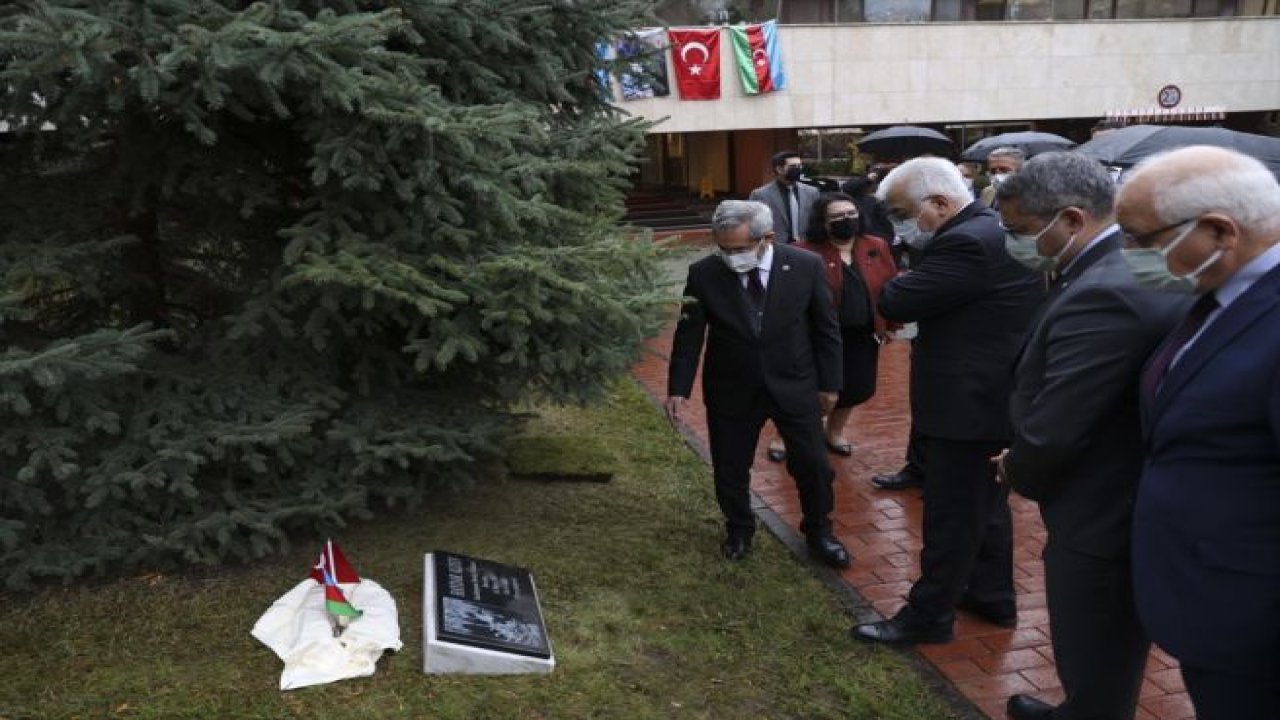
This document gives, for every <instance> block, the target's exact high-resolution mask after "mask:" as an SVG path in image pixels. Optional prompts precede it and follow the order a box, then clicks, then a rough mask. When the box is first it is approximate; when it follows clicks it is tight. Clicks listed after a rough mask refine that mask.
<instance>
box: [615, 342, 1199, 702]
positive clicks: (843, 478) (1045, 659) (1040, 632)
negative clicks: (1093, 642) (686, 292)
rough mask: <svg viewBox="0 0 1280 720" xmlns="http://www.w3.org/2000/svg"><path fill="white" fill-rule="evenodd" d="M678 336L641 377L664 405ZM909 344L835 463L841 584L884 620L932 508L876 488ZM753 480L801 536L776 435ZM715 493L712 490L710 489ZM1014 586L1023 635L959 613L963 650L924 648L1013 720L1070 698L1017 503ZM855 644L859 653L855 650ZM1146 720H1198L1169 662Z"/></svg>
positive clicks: (899, 419)
mask: <svg viewBox="0 0 1280 720" xmlns="http://www.w3.org/2000/svg"><path fill="white" fill-rule="evenodd" d="M671 329H672V328H671V327H668V328H667V329H666V331H665V332H664V333H663V334H662V335H661V336H660V337H658V338H655V339H654V340H652V341H651V342H650V346H649V349H650V350H651V351H652V352H650V353H647V354H646V358H645V359H644V360H643V361H641V362H640V363H639V364H638V365H637V366H636V367H635V369H634V371H633V374H634V375H635V376H636V377H637V378H638V379H639V380H640V381H641V383H642V384H644V386H645V387H646V388H647V389H648V390H649V392H650V393H652V394H653V395H654V396H656V397H657V398H659V399H665V395H666V364H667V356H668V352H669V350H670V347H671ZM908 349H909V348H908V345H907V343H905V342H893V343H890V344H889V345H887V346H886V347H885V348H884V351H883V352H882V353H881V360H880V380H879V386H878V390H877V392H876V396H875V397H874V398H873V399H872V400H871V401H870V402H868V403H866V404H864V405H862V406H860V407H859V408H858V409H857V410H856V411H855V412H854V416H853V419H852V421H851V422H850V427H849V431H848V433H847V436H848V437H849V439H850V440H852V441H853V443H854V445H855V451H854V454H853V456H852V457H849V458H840V457H837V456H835V455H832V456H831V457H832V460H833V461H834V464H835V467H836V480H835V482H836V512H835V518H834V519H835V531H836V534H837V535H838V536H839V537H840V539H841V540H842V541H844V543H845V545H846V546H847V547H848V548H849V551H850V552H852V553H853V555H854V563H853V566H852V567H851V568H849V569H848V570H844V571H842V572H841V573H840V577H841V579H842V580H843V581H844V582H845V583H847V584H848V585H849V586H850V587H851V588H852V589H853V590H854V591H855V592H857V593H858V594H859V595H860V596H862V597H863V598H865V599H866V600H867V601H868V602H869V603H870V604H871V605H872V606H873V607H874V608H875V609H876V610H877V611H878V612H879V613H880V614H881V615H883V616H889V615H892V614H893V613H895V612H896V611H897V610H898V608H899V607H901V606H902V605H903V603H904V601H905V596H906V592H907V590H908V588H910V586H911V581H912V580H913V579H914V578H915V577H916V576H917V575H918V574H919V571H920V566H919V551H920V545H921V540H920V538H921V528H920V523H921V504H920V497H919V493H918V492H916V491H897V492H886V491H879V490H875V489H874V488H872V486H871V485H870V482H869V481H870V479H871V476H872V475H873V474H875V473H883V472H893V471H896V470H897V469H898V468H899V467H901V464H902V458H903V452H904V450H905V446H906V439H907V429H908V425H909V420H908V409H907V370H908V363H909V360H908ZM688 408H689V411H690V412H689V418H688V420H687V421H686V422H687V427H686V428H685V431H686V432H687V433H688V434H690V435H691V436H692V437H694V438H696V440H697V441H699V442H701V443H702V444H703V446H704V447H705V444H706V433H707V431H706V418H705V416H704V414H703V406H702V398H701V391H700V389H695V396H694V398H693V399H692V402H690V403H689V405H688ZM765 432H766V435H767V436H766V437H764V438H762V440H761V443H760V448H759V451H758V453H757V456H756V463H755V467H754V469H753V471H752V483H751V484H752V488H753V490H754V491H755V492H756V494H757V495H758V496H759V498H760V499H762V500H763V501H764V502H765V503H766V504H767V505H768V506H769V508H770V509H771V510H773V511H774V512H775V513H777V514H778V515H779V516H781V517H782V518H783V519H784V520H785V521H786V522H787V524H788V525H789V526H791V528H792V529H793V530H795V531H796V532H799V526H800V505H799V500H798V499H797V497H796V492H795V485H794V484H793V483H792V482H791V479H790V478H789V477H788V476H787V473H786V470H785V468H783V467H782V466H781V465H779V464H776V463H772V462H769V461H768V460H767V459H766V458H765V457H764V451H765V448H766V446H767V440H768V439H769V438H770V437H771V435H769V434H770V433H772V432H773V431H772V426H769V427H768V429H767V430H766V431H765ZM708 482H710V481H709V480H708ZM1011 505H1012V508H1013V517H1014V563H1015V565H1014V577H1015V582H1016V584H1017V588H1018V610H1019V612H1018V627H1017V628H1016V629H1014V630H1007V629H1004V628H999V627H996V626H994V625H989V624H987V623H984V622H982V621H980V620H977V619H976V618H974V617H972V616H968V615H966V614H964V613H959V618H958V620H957V622H956V639H955V641H954V642H952V643H949V644H946V645H922V646H920V647H919V652H920V654H921V655H923V656H924V658H925V659H927V660H928V661H929V662H930V663H931V664H933V665H934V666H935V667H936V668H937V669H938V670H939V671H940V672H941V673H942V674H943V675H944V676H946V677H947V678H949V679H950V680H951V682H952V683H954V684H955V686H956V687H957V688H958V689H959V691H960V692H961V693H962V694H963V695H964V696H965V697H967V698H968V699H970V700H971V701H973V703H974V704H975V705H976V706H977V707H978V708H980V709H981V710H982V711H983V712H985V713H986V714H987V716H988V717H991V718H998V719H1000V720H1003V719H1004V718H1005V713H1004V704H1005V700H1006V698H1007V697H1008V696H1009V695H1010V694H1012V693H1031V694H1033V695H1035V696H1036V697H1039V698H1041V699H1043V700H1046V701H1049V702H1054V703H1056V702H1059V701H1060V700H1061V699H1062V689H1061V685H1060V684H1059V683H1058V676H1057V673H1056V672H1055V671H1054V667H1053V650H1052V648H1051V647H1050V646H1049V618H1048V613H1047V611H1046V609H1045V594H1044V568H1043V566H1042V565H1041V562H1040V551H1041V549H1043V547H1044V541H1045V530H1044V525H1043V524H1042V523H1041V521H1040V516H1039V513H1038V511H1037V509H1036V506H1035V504H1034V503H1032V502H1030V501H1028V500H1025V499H1023V498H1021V497H1017V496H1014V497H1013V498H1012V501H1011ZM850 642H854V641H853V640H850ZM1137 717H1138V718H1139V719H1141V720H1182V719H1183V718H1193V717H1194V712H1193V711H1192V707H1191V702H1190V700H1189V699H1188V698H1187V694H1186V692H1185V691H1184V689H1183V686H1182V678H1181V676H1180V674H1179V673H1178V670H1177V665H1176V662H1175V661H1174V660H1173V659H1172V658H1170V657H1169V656H1168V655H1166V654H1165V653H1164V652H1163V651H1161V650H1159V649H1156V650H1153V651H1152V653H1151V659H1150V661H1149V663H1148V665H1147V675H1146V680H1145V681H1144V682H1143V686H1142V699H1141V703H1140V707H1139V710H1138V715H1137Z"/></svg>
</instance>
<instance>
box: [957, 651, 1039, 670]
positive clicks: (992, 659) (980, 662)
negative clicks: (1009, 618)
mask: <svg viewBox="0 0 1280 720" xmlns="http://www.w3.org/2000/svg"><path fill="white" fill-rule="evenodd" d="M973 662H974V664H976V665H977V666H978V667H980V668H982V669H983V670H986V671H987V673H988V674H990V675H1001V674H1004V673H1007V672H1013V671H1015V670H1026V669H1027V668H1035V667H1041V666H1044V665H1048V664H1049V661H1048V660H1046V659H1045V657H1044V656H1043V655H1041V654H1040V653H1038V652H1036V651H1035V650H1033V649H1031V648H1024V649H1021V650H1010V651H1008V652H1004V653H996V654H992V655H987V656H984V657H978V658H973Z"/></svg>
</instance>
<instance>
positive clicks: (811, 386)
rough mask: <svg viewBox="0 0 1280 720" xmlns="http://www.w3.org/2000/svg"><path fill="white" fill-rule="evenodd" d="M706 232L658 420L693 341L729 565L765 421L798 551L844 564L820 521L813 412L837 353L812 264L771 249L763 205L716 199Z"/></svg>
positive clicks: (746, 534)
mask: <svg viewBox="0 0 1280 720" xmlns="http://www.w3.org/2000/svg"><path fill="white" fill-rule="evenodd" d="M711 225H712V236H713V239H714V240H715V245H716V249H715V252H714V253H713V254H712V255H711V256H710V257H706V258H703V259H701V260H699V261H698V262H695V263H694V264H693V265H691V266H690V267H689V277H688V281H687V282H686V284H685V289H684V296H685V303H684V305H683V307H682V310H681V314H680V322H679V324H677V325H676V331H675V337H674V338H673V340H672V348H671V361H670V366H669V376H668V381H667V393H668V398H667V401H666V411H667V417H668V419H669V420H670V421H671V422H672V424H673V425H676V424H678V423H679V422H680V421H681V420H683V419H685V414H686V408H685V406H686V403H687V402H688V399H689V396H690V393H691V392H692V390H693V380H694V376H695V375H696V374H697V371H698V362H699V359H700V358H701V356H702V346H703V343H704V341H705V343H706V347H707V352H706V361H705V363H704V364H703V369H702V399H703V402H704V404H705V405H706V411H707V412H706V417H707V434H708V436H709V438H710V441H711V465H712V471H713V474H714V476H715V486H716V500H717V501H718V502H719V504H720V509H721V511H722V512H723V513H724V516H725V530H726V538H725V541H724V544H723V545H722V547H721V550H722V552H723V553H724V556H725V557H726V558H728V559H729V560H741V559H742V558H743V557H745V556H746V555H747V553H748V552H749V551H750V550H751V538H752V536H753V535H754V534H755V527H756V524H755V516H754V515H753V514H752V512H751V490H750V486H751V465H752V460H753V458H754V457H755V452H756V444H757V443H758V442H759V439H760V429H761V428H762V427H763V426H764V422H765V420H767V419H772V420H773V423H774V425H775V426H776V427H777V428H778V433H779V434H780V435H782V439H783V440H784V441H785V442H786V445H787V455H786V459H787V470H788V471H789V472H790V473H791V476H792V477H793V478H795V482H796V488H797V489H798V490H799V495H800V507H801V509H802V510H803V512H804V518H803V521H802V522H801V525H800V529H801V530H802V531H803V532H804V534H805V537H806V540H807V542H808V546H809V551H810V553H811V554H812V555H813V556H814V557H815V558H817V559H818V560H820V561H822V562H824V563H826V564H827V565H830V566H832V567H838V568H843V567H848V566H849V563H850V558H849V553H848V552H847V551H846V550H845V548H844V546H843V545H841V544H840V541H839V540H837V539H836V538H835V536H834V535H832V533H831V520H830V518H829V515H830V514H831V510H832V506H833V504H834V498H833V491H832V479H833V478H834V476H835V471H834V470H832V468H831V463H830V461H829V460H828V459H827V452H826V435H825V432H824V430H823V426H822V416H823V414H825V413H826V412H828V411H830V410H831V408H832V407H833V406H834V405H835V401H836V393H837V391H839V390H840V386H841V369H842V359H843V355H842V353H841V346H840V328H839V325H838V323H837V321H836V315H835V309H834V306H833V304H832V302H831V296H830V292H829V291H828V289H827V282H826V278H825V275H824V268H823V263H822V259H821V258H819V257H818V256H817V255H815V254H813V253H810V252H806V251H804V250H799V249H796V248H793V247H790V246H787V245H775V244H774V242H773V237H774V233H773V221H772V214H771V213H770V211H769V208H768V206H766V205H764V204H763V203H758V202H752V201H742V200H726V201H724V202H722V203H720V206H719V207H717V208H716V212H715V216H714V217H713V218H712V221H711Z"/></svg>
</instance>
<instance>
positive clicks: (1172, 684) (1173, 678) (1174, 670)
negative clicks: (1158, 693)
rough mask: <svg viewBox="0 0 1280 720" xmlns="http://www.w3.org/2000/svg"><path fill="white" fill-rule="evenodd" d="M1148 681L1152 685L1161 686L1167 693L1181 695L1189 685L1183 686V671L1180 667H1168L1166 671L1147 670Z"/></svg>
mask: <svg viewBox="0 0 1280 720" xmlns="http://www.w3.org/2000/svg"><path fill="white" fill-rule="evenodd" d="M1147 679H1148V680H1151V682H1152V683H1155V684H1156V685H1160V688H1161V689H1162V691H1165V692H1166V693H1180V692H1184V691H1185V689H1187V685H1184V684H1183V671H1181V670H1179V669H1178V667H1167V669H1165V670H1155V671H1152V670H1147Z"/></svg>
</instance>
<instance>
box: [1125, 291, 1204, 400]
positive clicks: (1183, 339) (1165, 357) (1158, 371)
mask: <svg viewBox="0 0 1280 720" xmlns="http://www.w3.org/2000/svg"><path fill="white" fill-rule="evenodd" d="M1217 308H1218V298H1216V297H1214V294H1213V293H1211V292H1208V293H1205V294H1204V295H1202V296H1200V299H1199V300H1196V303H1195V304H1194V305H1192V306H1191V312H1189V313H1187V316H1186V317H1185V318H1183V320H1182V322H1181V323H1180V324H1179V325H1178V327H1176V328H1174V329H1173V332H1172V333H1170V334H1169V337H1168V338H1167V339H1166V340H1165V341H1164V344H1163V345H1161V346H1160V349H1159V350H1157V351H1156V354H1155V356H1154V357H1152V358H1151V362H1150V363H1149V364H1148V365H1147V370H1146V372H1144V373H1143V374H1142V393H1143V395H1145V396H1146V397H1148V398H1153V397H1155V395H1156V390H1158V389H1159V388H1160V381H1161V380H1163V379H1164V376H1165V373H1167V372H1169V366H1170V365H1172V364H1173V359H1174V358H1176V357H1178V352H1179V351H1181V350H1182V348H1184V347H1186V345H1187V343H1189V342H1191V339H1192V338H1194V337H1195V336H1196V333H1198V332H1200V328H1202V327H1204V322H1205V321H1206V320H1208V319H1209V315H1210V314H1211V313H1212V312H1213V311H1214V310H1216V309H1217Z"/></svg>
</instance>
